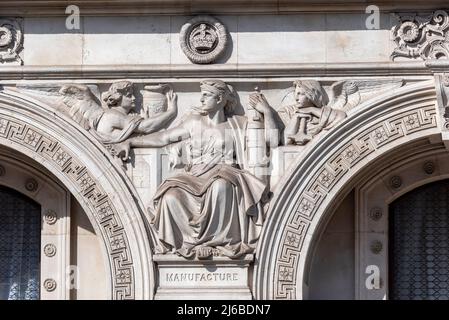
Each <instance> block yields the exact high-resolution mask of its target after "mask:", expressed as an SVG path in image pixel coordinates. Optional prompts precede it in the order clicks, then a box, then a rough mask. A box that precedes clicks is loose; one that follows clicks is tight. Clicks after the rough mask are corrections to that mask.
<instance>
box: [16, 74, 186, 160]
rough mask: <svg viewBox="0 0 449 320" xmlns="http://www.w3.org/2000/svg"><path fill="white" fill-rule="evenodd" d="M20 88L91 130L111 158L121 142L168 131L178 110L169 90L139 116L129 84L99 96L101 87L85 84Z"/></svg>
mask: <svg viewBox="0 0 449 320" xmlns="http://www.w3.org/2000/svg"><path fill="white" fill-rule="evenodd" d="M158 87H166V86H164V85H159V86H158ZM17 88H18V89H19V90H25V91H26V92H27V93H30V92H31V94H37V95H38V98H39V99H41V100H44V101H45V102H47V103H50V102H51V101H52V102H51V103H52V104H53V105H54V106H55V108H57V109H58V110H60V111H62V112H66V113H67V114H68V115H69V116H70V117H71V118H72V119H73V120H75V121H76V122H77V123H78V124H80V125H81V126H82V127H83V128H84V129H86V130H89V132H90V133H91V134H92V135H93V136H94V137H95V138H96V139H97V140H98V141H100V142H101V143H103V144H104V145H105V146H106V147H107V148H108V149H109V151H110V152H111V153H112V154H115V151H114V150H113V144H114V143H119V142H122V141H124V140H126V139H128V138H129V137H131V136H132V135H134V134H147V133H151V132H155V131H158V130H160V129H162V128H164V127H166V126H167V125H168V123H169V122H170V121H171V120H173V119H174V118H175V117H176V114H177V110H178V109H177V97H176V94H174V92H173V90H172V89H171V88H169V89H168V90H165V91H164V93H161V92H160V93H159V96H158V100H157V101H156V100H154V97H153V99H150V101H149V104H146V105H144V106H143V107H142V108H141V111H140V114H138V113H137V110H136V98H135V96H134V85H133V83H132V82H130V81H117V82H114V83H112V84H111V86H110V87H109V90H108V91H106V92H104V93H103V94H100V92H99V90H98V86H96V85H84V84H66V85H52V84H50V85H22V86H17ZM150 89H151V88H150ZM147 90H148V88H147ZM161 96H162V98H163V99H161ZM100 100H101V101H102V102H103V104H102V103H101V101H100Z"/></svg>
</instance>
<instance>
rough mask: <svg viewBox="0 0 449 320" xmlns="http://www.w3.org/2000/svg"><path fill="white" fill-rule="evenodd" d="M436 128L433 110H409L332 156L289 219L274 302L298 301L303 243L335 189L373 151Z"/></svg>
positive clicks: (285, 231) (277, 264)
mask: <svg viewBox="0 0 449 320" xmlns="http://www.w3.org/2000/svg"><path fill="white" fill-rule="evenodd" d="M435 127H437V119H436V110H435V107H434V106H426V107H421V108H418V109H414V110H410V111H407V112H404V113H401V114H399V115H396V116H394V117H391V118H390V119H388V120H387V121H380V122H378V123H375V124H373V125H372V126H371V127H370V130H368V131H365V132H363V133H361V134H360V135H359V136H358V137H357V138H355V139H353V140H352V141H351V142H350V143H348V144H346V145H345V146H343V147H342V148H340V149H339V150H338V151H337V152H336V153H334V154H332V155H331V156H330V158H329V160H328V161H327V163H326V164H325V165H323V166H322V167H321V168H319V169H318V171H317V173H316V174H315V175H314V177H313V179H312V180H311V182H310V183H309V184H308V185H307V187H306V188H305V189H304V191H303V192H302V194H301V196H300V197H299V199H298V201H297V202H296V204H295V210H294V212H295V213H294V214H293V215H291V216H290V217H289V220H288V223H287V225H286V227H285V228H284V230H283V231H282V238H281V239H282V244H281V246H280V249H279V250H278V252H277V256H276V269H275V275H274V286H275V287H274V299H296V281H297V270H298V262H299V258H300V255H301V251H302V246H303V243H304V239H305V236H306V234H307V231H308V229H309V227H310V225H311V222H312V220H313V219H314V217H315V214H316V212H317V211H318V209H319V207H320V205H321V204H322V203H323V202H324V200H325V199H326V196H327V195H328V194H329V193H330V192H332V188H333V187H334V186H335V185H336V184H337V183H338V182H339V181H340V180H341V179H342V178H343V177H344V176H345V175H346V174H348V173H349V171H350V170H351V169H352V168H354V166H355V165H356V164H357V163H359V162H360V161H362V160H363V159H365V158H366V157H367V156H368V155H370V154H372V153H373V152H374V151H376V150H379V149H382V148H383V147H385V146H386V145H388V144H390V143H392V142H393V141H395V140H397V139H399V138H402V137H404V136H407V135H410V134H412V133H415V132H418V131H422V130H426V129H430V128H435Z"/></svg>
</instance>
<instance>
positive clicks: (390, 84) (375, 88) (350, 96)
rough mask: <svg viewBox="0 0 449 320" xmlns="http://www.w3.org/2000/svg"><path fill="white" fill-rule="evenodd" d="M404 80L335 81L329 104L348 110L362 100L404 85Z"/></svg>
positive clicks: (331, 89)
mask: <svg viewBox="0 0 449 320" xmlns="http://www.w3.org/2000/svg"><path fill="white" fill-rule="evenodd" d="M403 84H404V82H403V81H402V80H400V79H399V80H396V79H385V80H383V79H376V80H344V81H338V82H336V83H334V84H333V85H332V86H331V88H330V94H329V96H330V99H329V100H330V103H329V106H330V107H332V108H334V109H337V110H342V111H345V112H348V111H349V110H351V109H352V108H354V107H356V106H357V105H359V104H360V103H361V102H363V101H365V100H368V99H370V98H372V97H374V96H376V95H377V94H379V93H381V92H382V91H387V90H392V89H397V88H400V87H402V86H403Z"/></svg>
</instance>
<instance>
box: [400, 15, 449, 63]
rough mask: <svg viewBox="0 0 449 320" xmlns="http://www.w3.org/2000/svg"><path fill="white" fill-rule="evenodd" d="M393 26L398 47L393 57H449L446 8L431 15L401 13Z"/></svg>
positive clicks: (448, 31) (448, 28) (425, 58)
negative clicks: (397, 21)
mask: <svg viewBox="0 0 449 320" xmlns="http://www.w3.org/2000/svg"><path fill="white" fill-rule="evenodd" d="M398 20H399V23H398V24H397V25H396V26H394V27H393V29H392V36H393V39H394V41H395V43H396V46H397V47H396V48H395V49H394V50H393V53H392V54H391V59H392V60H394V59H395V58H397V57H405V58H412V59H415V58H421V59H423V60H427V59H440V58H446V59H447V58H449V16H448V13H447V12H446V11H444V10H437V11H435V12H434V13H433V14H431V15H427V16H419V15H416V14H414V15H400V16H398Z"/></svg>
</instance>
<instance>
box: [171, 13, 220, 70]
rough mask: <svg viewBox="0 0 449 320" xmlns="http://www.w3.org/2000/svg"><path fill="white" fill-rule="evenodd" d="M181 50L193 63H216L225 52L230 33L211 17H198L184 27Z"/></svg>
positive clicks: (181, 34) (181, 35) (181, 36)
mask: <svg viewBox="0 0 449 320" xmlns="http://www.w3.org/2000/svg"><path fill="white" fill-rule="evenodd" d="M179 38H180V45H181V49H182V51H183V52H184V54H185V55H186V56H187V58H189V59H190V61H192V62H193V63H198V64H206V63H212V62H214V61H216V60H217V59H218V58H219V57H220V56H221V55H222V54H223V52H224V51H225V49H226V45H227V43H228V32H227V31H226V28H225V26H224V25H223V24H222V23H221V22H220V21H218V20H217V19H215V18H214V17H211V16H198V17H195V18H193V19H191V20H190V21H188V22H187V23H186V24H184V25H183V26H182V29H181V33H180V37H179Z"/></svg>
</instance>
